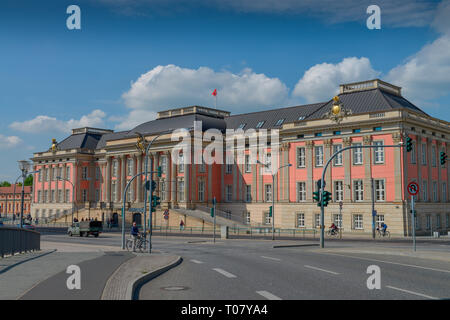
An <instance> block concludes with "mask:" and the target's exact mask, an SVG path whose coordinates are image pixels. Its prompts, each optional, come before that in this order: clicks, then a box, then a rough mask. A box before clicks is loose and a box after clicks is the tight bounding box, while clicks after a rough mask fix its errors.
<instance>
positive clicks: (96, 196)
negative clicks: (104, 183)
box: [95, 189, 100, 202]
mask: <svg viewBox="0 0 450 320" xmlns="http://www.w3.org/2000/svg"><path fill="white" fill-rule="evenodd" d="M99 201H100V190H98V189H95V202H99Z"/></svg>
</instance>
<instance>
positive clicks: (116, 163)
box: [112, 160, 118, 178]
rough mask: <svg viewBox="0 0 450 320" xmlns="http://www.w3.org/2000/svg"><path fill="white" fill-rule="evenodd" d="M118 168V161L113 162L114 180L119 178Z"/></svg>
mask: <svg viewBox="0 0 450 320" xmlns="http://www.w3.org/2000/svg"><path fill="white" fill-rule="evenodd" d="M117 167H118V161H117V160H113V162H112V176H113V177H114V178H117Z"/></svg>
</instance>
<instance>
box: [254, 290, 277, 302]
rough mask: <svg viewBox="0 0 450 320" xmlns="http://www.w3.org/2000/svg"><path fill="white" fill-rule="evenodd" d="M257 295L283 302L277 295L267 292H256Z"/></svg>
mask: <svg viewBox="0 0 450 320" xmlns="http://www.w3.org/2000/svg"><path fill="white" fill-rule="evenodd" d="M256 293H257V294H259V295H260V296H263V297H264V298H266V299H267V300H283V299H281V298H280V297H277V296H276V295H274V294H271V293H270V292H267V291H256Z"/></svg>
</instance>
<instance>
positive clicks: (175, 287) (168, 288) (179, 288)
mask: <svg viewBox="0 0 450 320" xmlns="http://www.w3.org/2000/svg"><path fill="white" fill-rule="evenodd" d="M161 289H162V290H167V291H182V290H188V289H189V288H188V287H182V286H170V287H162V288H161Z"/></svg>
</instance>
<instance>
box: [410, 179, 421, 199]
mask: <svg viewBox="0 0 450 320" xmlns="http://www.w3.org/2000/svg"><path fill="white" fill-rule="evenodd" d="M408 193H409V194H410V195H411V196H415V195H417V194H418V193H419V185H418V184H417V182H414V181H413V182H410V183H409V184H408Z"/></svg>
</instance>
